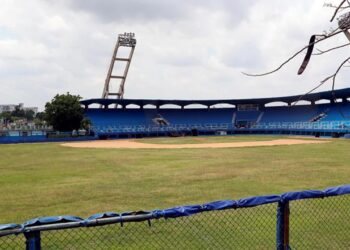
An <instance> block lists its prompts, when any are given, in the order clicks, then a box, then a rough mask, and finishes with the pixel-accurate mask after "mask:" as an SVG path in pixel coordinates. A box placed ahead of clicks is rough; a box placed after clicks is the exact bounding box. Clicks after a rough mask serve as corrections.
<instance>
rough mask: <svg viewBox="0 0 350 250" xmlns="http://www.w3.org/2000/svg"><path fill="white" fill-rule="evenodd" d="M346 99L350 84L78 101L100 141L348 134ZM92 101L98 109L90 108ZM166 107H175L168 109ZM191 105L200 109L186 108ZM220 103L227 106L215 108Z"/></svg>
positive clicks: (349, 95)
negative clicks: (248, 94) (247, 94)
mask: <svg viewBox="0 0 350 250" xmlns="http://www.w3.org/2000/svg"><path fill="white" fill-rule="evenodd" d="M349 99H350V88H346V89H340V90H335V91H324V92H319V93H313V94H308V95H304V96H302V97H301V96H287V97H273V98H258V99H230V100H154V99H103V98H102V99H89V100H83V101H81V104H82V105H83V107H84V108H85V115H86V116H87V117H88V118H89V119H90V120H91V122H92V131H93V132H94V134H95V137H98V138H100V139H105V138H130V137H131V138H132V137H147V136H180V135H215V134H217V135H218V134H219V135H224V134H291V135H311V136H332V137H340V136H343V135H345V134H348V133H350V102H349ZM301 102H302V104H301ZM305 103H306V104H305ZM274 104H278V105H274ZM96 105H98V106H99V108H93V107H92V106H96ZM169 105H172V106H174V107H177V108H168V107H167V106H169ZM193 105H198V106H201V108H198V107H196V108H189V107H190V106H192V107H193ZM218 105H221V106H225V107H220V108H218V107H216V106H218ZM130 106H132V108H129V107H130ZM150 106H152V107H151V108H150ZM135 107H136V108H135Z"/></svg>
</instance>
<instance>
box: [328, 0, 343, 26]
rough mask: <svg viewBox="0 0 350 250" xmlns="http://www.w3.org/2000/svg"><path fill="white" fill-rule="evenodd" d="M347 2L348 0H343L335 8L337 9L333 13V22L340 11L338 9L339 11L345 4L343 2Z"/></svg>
mask: <svg viewBox="0 0 350 250" xmlns="http://www.w3.org/2000/svg"><path fill="white" fill-rule="evenodd" d="M345 2H346V0H343V1H342V2H341V3H340V4H339V5H338V7H337V8H336V9H335V11H334V13H333V16H332V18H331V20H330V21H331V22H333V20H334V18H335V16H336V15H337V13H338V11H339V9H340V8H341V7H342V6H343V4H344V3H345Z"/></svg>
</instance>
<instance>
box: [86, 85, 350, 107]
mask: <svg viewBox="0 0 350 250" xmlns="http://www.w3.org/2000/svg"><path fill="white" fill-rule="evenodd" d="M349 97H350V88H346V89H339V90H335V91H334V92H332V91H323V92H318V93H313V94H308V95H304V96H300V95H294V96H285V97H269V98H253V99H217V100H168V99H121V100H117V99H101V98H99V99H88V100H83V101H81V102H80V103H81V104H82V105H84V106H85V107H88V106H89V105H91V104H99V105H103V106H109V105H113V104H118V105H121V106H123V107H125V106H127V105H130V104H134V105H137V106H140V107H143V106H145V105H154V106H157V107H160V106H162V105H166V104H174V105H178V106H181V107H184V106H187V105H191V104H201V105H204V106H208V107H210V106H212V105H215V104H232V105H237V104H260V105H265V104H268V103H272V102H284V103H287V104H291V103H293V102H295V101H297V100H299V98H300V100H303V101H309V102H310V103H314V102H316V101H319V100H330V101H332V100H334V99H335V98H337V99H338V98H341V99H346V98H349Z"/></svg>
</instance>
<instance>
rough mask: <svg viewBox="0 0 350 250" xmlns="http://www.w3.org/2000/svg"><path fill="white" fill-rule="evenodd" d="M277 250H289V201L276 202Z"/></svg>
mask: <svg viewBox="0 0 350 250" xmlns="http://www.w3.org/2000/svg"><path fill="white" fill-rule="evenodd" d="M276 248H277V250H289V249H290V247H289V202H288V201H282V202H278V207H277V224H276Z"/></svg>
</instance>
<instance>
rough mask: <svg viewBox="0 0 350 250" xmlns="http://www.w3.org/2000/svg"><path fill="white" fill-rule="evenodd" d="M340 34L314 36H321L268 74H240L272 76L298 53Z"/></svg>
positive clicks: (337, 32) (338, 32)
mask: <svg viewBox="0 0 350 250" xmlns="http://www.w3.org/2000/svg"><path fill="white" fill-rule="evenodd" d="M340 33H343V31H342V30H340V31H338V30H337V31H336V32H333V33H331V34H329V35H316V36H322V38H320V39H318V40H316V41H315V42H313V43H310V44H308V45H306V46H305V47H303V48H302V49H300V50H299V51H297V52H296V53H294V54H293V55H292V56H291V57H289V58H288V59H287V60H285V61H284V62H283V63H282V64H280V65H279V66H278V67H277V68H275V69H273V70H271V71H269V72H266V73H262V74H250V73H245V72H242V74H244V75H246V76H266V75H270V74H273V73H275V72H277V71H278V70H280V69H281V68H282V67H283V66H285V65H286V64H288V63H289V62H290V61H291V60H293V59H294V58H295V57H296V56H297V55H299V54H300V53H302V52H303V51H304V50H305V49H307V48H309V47H310V46H313V45H315V44H317V43H319V42H322V41H324V40H326V39H328V38H331V37H333V36H335V35H338V34H340Z"/></svg>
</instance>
